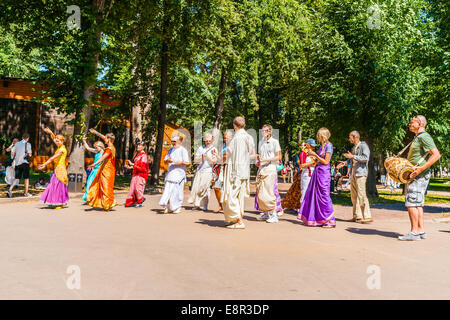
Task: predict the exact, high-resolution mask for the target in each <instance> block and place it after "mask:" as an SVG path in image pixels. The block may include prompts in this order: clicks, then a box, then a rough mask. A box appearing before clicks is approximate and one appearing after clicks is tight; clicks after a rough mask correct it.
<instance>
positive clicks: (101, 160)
mask: <svg viewBox="0 0 450 320" xmlns="http://www.w3.org/2000/svg"><path fill="white" fill-rule="evenodd" d="M110 156H111V151H110V150H109V149H106V150H105V152H103V155H102V156H101V157H100V159H98V160H97V161H95V162H94V163H92V164H91V165H90V166H88V168H89V169H92V168H94V167H95V166H96V165H97V164H99V163H102V162H103V160H105V159H108V158H109V157H110Z"/></svg>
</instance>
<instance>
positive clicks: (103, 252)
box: [0, 184, 450, 299]
mask: <svg viewBox="0 0 450 320" xmlns="http://www.w3.org/2000/svg"><path fill="white" fill-rule="evenodd" d="M280 189H281V190H283V184H280ZM187 192H188V191H186V196H185V204H187V203H186V200H187ZM159 197H160V196H159V195H151V196H147V201H146V202H145V204H144V207H143V208H124V207H123V203H124V201H125V195H119V196H118V197H117V200H118V202H119V203H121V206H119V207H116V208H115V209H114V210H113V211H111V212H109V213H105V212H102V211H89V210H86V209H88V207H86V206H84V205H83V204H82V202H81V200H80V199H73V200H71V203H70V206H69V207H68V208H67V209H61V210H52V209H47V208H45V207H43V205H42V204H40V203H38V202H25V201H24V202H13V203H7V202H2V204H0V252H1V253H2V254H1V255H0V283H1V286H0V299H449V298H450V273H449V267H450V254H449V253H450V224H449V223H445V222H437V220H434V219H435V218H439V217H442V216H444V215H445V213H444V214H443V213H439V212H442V211H439V210H429V211H430V212H438V213H427V214H426V222H425V225H426V231H427V233H428V239H427V240H421V241H417V242H402V241H399V240H397V236H398V235H400V234H403V233H405V232H408V230H409V220H408V217H407V213H406V210H404V209H402V208H398V209H396V210H391V209H389V208H374V209H372V213H373V216H374V219H375V221H374V222H373V223H371V224H357V223H352V222H347V221H344V220H348V219H350V218H351V217H352V213H351V207H346V206H335V214H336V217H337V220H338V221H337V227H336V228H335V229H323V228H312V227H306V226H304V225H302V224H301V223H300V222H299V221H298V220H297V219H296V216H295V215H294V214H288V213H285V214H284V215H283V216H282V217H281V218H280V222H279V223H278V224H269V223H265V222H259V221H257V220H256V217H257V213H256V212H255V211H254V209H253V201H254V199H253V198H249V199H247V201H246V208H247V210H248V211H247V212H246V216H245V220H246V225H247V228H246V229H245V230H230V229H227V228H224V221H223V217H222V215H221V214H214V213H213V212H212V211H210V212H201V211H193V210H190V208H191V207H190V206H187V207H186V209H185V210H184V211H183V212H182V213H181V214H178V215H174V214H167V215H164V214H160V212H161V211H160V209H159V208H158V205H157V202H158V200H159ZM215 208H216V202H215V199H214V200H212V203H211V205H210V209H215ZM434 209H435V208H434ZM438 209H439V208H438ZM443 210H444V211H448V210H447V209H443ZM68 268H69V273H68V272H67V271H68ZM78 271H79V273H78ZM78 276H79V277H78ZM74 279H75V280H79V282H77V281H72V280H74ZM68 283H69V285H68ZM78 283H79V284H80V289H77V288H76V284H78ZM74 286H75V288H74Z"/></svg>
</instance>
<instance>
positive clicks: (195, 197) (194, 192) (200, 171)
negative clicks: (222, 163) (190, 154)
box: [188, 133, 217, 211]
mask: <svg viewBox="0 0 450 320" xmlns="http://www.w3.org/2000/svg"><path fill="white" fill-rule="evenodd" d="M204 141H205V145H204V146H201V147H200V148H198V150H197V152H196V153H195V158H194V161H195V162H200V164H199V165H198V167H197V172H196V173H195V177H194V181H193V182H192V189H191V195H190V197H189V200H188V202H189V203H193V204H194V210H196V209H200V207H201V208H202V209H203V210H204V211H206V210H208V201H209V189H210V187H211V180H212V179H213V172H212V168H213V166H214V165H215V164H216V162H217V149H216V147H214V145H213V136H212V134H211V133H207V134H205V138H204Z"/></svg>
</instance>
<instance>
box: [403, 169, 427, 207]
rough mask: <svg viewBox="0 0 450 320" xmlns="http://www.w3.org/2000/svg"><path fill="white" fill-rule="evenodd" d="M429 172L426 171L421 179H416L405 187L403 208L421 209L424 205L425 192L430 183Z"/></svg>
mask: <svg viewBox="0 0 450 320" xmlns="http://www.w3.org/2000/svg"><path fill="white" fill-rule="evenodd" d="M430 177H431V172H430V171H428V172H427V174H425V175H424V176H423V177H420V178H419V177H416V178H415V179H414V180H413V181H411V182H410V183H409V184H408V185H407V187H406V196H405V206H406V207H423V206H424V204H425V191H426V190H427V186H428V183H429V182H430Z"/></svg>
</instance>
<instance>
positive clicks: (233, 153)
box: [227, 129, 255, 180]
mask: <svg viewBox="0 0 450 320" xmlns="http://www.w3.org/2000/svg"><path fill="white" fill-rule="evenodd" d="M254 149H255V143H254V142H253V137H252V136H251V135H249V134H248V133H247V131H245V130H244V129H239V130H237V131H236V134H235V135H234V137H233V139H232V140H231V142H230V144H229V145H228V147H227V152H228V153H229V156H228V158H227V165H229V166H231V179H233V180H234V179H250V154H251V153H252V152H253V150H254Z"/></svg>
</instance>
